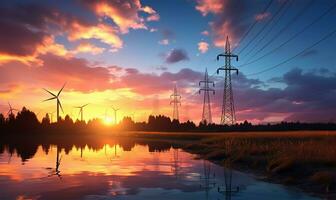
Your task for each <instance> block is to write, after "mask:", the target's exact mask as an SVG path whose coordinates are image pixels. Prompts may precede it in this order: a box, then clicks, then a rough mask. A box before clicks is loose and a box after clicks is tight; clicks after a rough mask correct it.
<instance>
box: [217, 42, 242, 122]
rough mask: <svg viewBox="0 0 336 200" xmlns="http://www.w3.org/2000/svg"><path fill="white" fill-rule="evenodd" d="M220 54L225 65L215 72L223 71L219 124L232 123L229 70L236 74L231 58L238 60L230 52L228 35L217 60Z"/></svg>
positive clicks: (233, 110)
mask: <svg viewBox="0 0 336 200" xmlns="http://www.w3.org/2000/svg"><path fill="white" fill-rule="evenodd" d="M221 56H222V57H224V58H225V65H224V66H223V67H220V68H218V69H217V74H219V71H220V70H224V71H225V77H224V92H223V105H222V115H221V124H222V125H224V124H227V125H233V124H234V123H236V115H235V107H234V101H233V92H232V84H231V71H236V73H237V75H238V69H237V68H235V67H232V66H231V58H236V60H237V61H238V56H237V55H234V54H232V53H231V50H230V42H229V37H226V44H225V53H224V54H219V55H217V60H219V57H221Z"/></svg>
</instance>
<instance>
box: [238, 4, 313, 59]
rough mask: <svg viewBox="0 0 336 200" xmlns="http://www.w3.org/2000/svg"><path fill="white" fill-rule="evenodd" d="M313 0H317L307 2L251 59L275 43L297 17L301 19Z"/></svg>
mask: <svg viewBox="0 0 336 200" xmlns="http://www.w3.org/2000/svg"><path fill="white" fill-rule="evenodd" d="M313 2H315V0H310V1H309V3H308V4H306V6H304V7H303V8H302V9H301V10H300V12H298V13H297V15H296V16H294V17H293V18H292V19H291V20H290V21H289V22H288V23H287V24H286V25H285V26H284V27H283V28H282V29H281V30H280V31H279V33H278V34H277V35H275V36H274V37H272V38H271V39H270V40H268V42H266V44H265V45H264V46H263V47H261V48H260V49H259V50H258V51H257V52H255V53H254V54H253V55H252V56H251V59H252V58H253V57H255V56H256V55H258V53H260V52H261V51H262V50H264V49H265V48H266V47H267V46H269V45H270V44H271V43H273V42H274V41H275V40H276V39H277V38H278V37H279V36H280V35H281V34H282V33H283V32H284V31H285V30H287V29H288V28H289V27H290V26H291V25H292V24H293V23H294V22H295V21H296V20H297V19H299V18H300V17H301V16H302V15H303V14H304V13H305V11H307V9H308V8H309V7H310V6H311V5H312V4H313ZM251 59H248V60H247V61H246V62H245V63H244V64H246V63H247V62H249V61H251Z"/></svg>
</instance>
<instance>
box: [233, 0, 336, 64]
mask: <svg viewBox="0 0 336 200" xmlns="http://www.w3.org/2000/svg"><path fill="white" fill-rule="evenodd" d="M335 7H336V3H335V4H334V5H332V6H331V7H330V8H328V9H327V10H326V11H325V12H324V13H322V15H320V16H319V17H317V18H316V19H315V20H314V21H313V22H312V23H310V24H308V25H307V26H305V27H303V29H301V30H300V31H299V32H297V33H295V34H294V35H293V36H292V37H290V38H289V39H288V40H287V41H285V42H284V43H282V44H281V45H280V46H278V47H276V48H274V49H272V50H271V51H269V52H267V53H265V54H264V55H262V56H260V57H259V58H256V59H254V60H252V61H251V62H248V63H245V64H242V65H240V66H238V67H243V66H246V65H249V64H252V63H255V62H257V61H259V60H260V59H262V58H264V57H266V56H268V55H270V54H272V53H274V52H275V51H277V50H278V49H280V48H281V47H283V46H285V45H286V44H288V42H290V41H292V40H293V39H295V38H296V37H297V36H299V35H300V34H301V33H303V32H304V31H306V30H307V29H308V28H310V27H311V26H313V25H314V24H315V23H317V22H318V21H319V20H321V19H322V18H323V17H324V16H326V15H327V14H328V13H329V12H331V11H332V10H333V9H335Z"/></svg>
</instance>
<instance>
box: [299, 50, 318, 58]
mask: <svg viewBox="0 0 336 200" xmlns="http://www.w3.org/2000/svg"><path fill="white" fill-rule="evenodd" d="M316 54H318V51H317V50H316V49H311V50H309V51H305V52H304V53H302V54H301V57H310V56H314V55H316Z"/></svg>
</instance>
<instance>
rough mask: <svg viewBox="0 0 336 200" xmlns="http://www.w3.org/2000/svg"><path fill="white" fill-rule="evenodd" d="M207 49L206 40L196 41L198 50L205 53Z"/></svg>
mask: <svg viewBox="0 0 336 200" xmlns="http://www.w3.org/2000/svg"><path fill="white" fill-rule="evenodd" d="M208 49H209V44H208V43H206V42H199V43H198V50H199V51H200V52H201V53H206V52H207V51H208Z"/></svg>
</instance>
